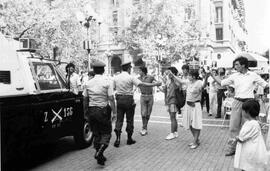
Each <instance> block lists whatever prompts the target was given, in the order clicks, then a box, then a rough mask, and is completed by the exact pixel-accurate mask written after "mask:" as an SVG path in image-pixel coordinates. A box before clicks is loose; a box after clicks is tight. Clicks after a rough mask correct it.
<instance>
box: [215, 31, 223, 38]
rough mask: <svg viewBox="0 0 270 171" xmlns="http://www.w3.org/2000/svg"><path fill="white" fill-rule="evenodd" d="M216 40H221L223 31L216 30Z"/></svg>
mask: <svg viewBox="0 0 270 171" xmlns="http://www.w3.org/2000/svg"><path fill="white" fill-rule="evenodd" d="M216 40H223V29H222V28H216Z"/></svg>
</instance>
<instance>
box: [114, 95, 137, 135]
mask: <svg viewBox="0 0 270 171" xmlns="http://www.w3.org/2000/svg"><path fill="white" fill-rule="evenodd" d="M116 104H117V117H116V123H115V131H117V132H121V130H122V127H123V122H124V117H125V115H126V122H127V127H126V132H127V133H129V134H132V133H133V130H134V113H135V107H136V104H135V103H134V99H133V96H131V95H116Z"/></svg>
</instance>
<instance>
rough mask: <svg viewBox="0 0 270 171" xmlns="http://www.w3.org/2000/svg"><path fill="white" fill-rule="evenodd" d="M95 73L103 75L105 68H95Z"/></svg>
mask: <svg viewBox="0 0 270 171" xmlns="http://www.w3.org/2000/svg"><path fill="white" fill-rule="evenodd" d="M93 71H94V73H95V74H103V73H104V71H105V70H104V67H93Z"/></svg>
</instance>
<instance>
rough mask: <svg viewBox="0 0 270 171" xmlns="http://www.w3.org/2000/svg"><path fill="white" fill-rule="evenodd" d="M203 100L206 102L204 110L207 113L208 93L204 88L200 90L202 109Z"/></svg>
mask: <svg viewBox="0 0 270 171" xmlns="http://www.w3.org/2000/svg"><path fill="white" fill-rule="evenodd" d="M204 102H206V111H207V113H209V94H208V93H207V91H206V90H205V89H204V90H203V91H202V98H201V106H202V109H203V106H204Z"/></svg>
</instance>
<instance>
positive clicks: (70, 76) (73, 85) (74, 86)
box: [66, 63, 81, 95]
mask: <svg viewBox="0 0 270 171" xmlns="http://www.w3.org/2000/svg"><path fill="white" fill-rule="evenodd" d="M66 72H67V80H68V85H69V88H70V91H72V92H73V93H74V94H76V95H78V94H79V89H80V87H81V81H80V76H79V75H78V74H76V73H75V65H74V64H73V63H69V64H67V66H66Z"/></svg>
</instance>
